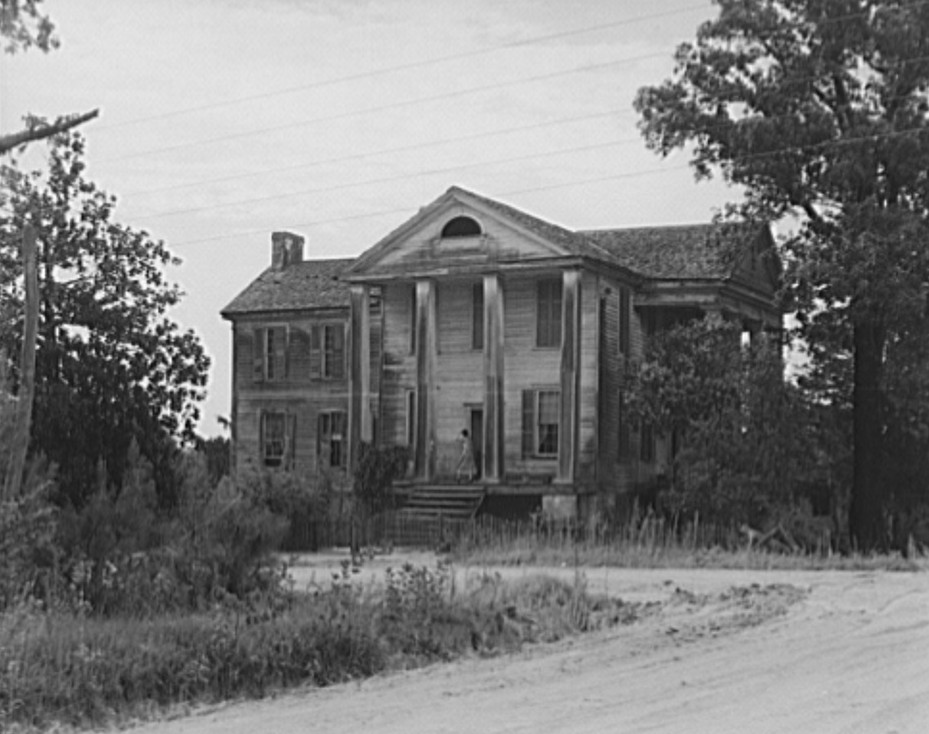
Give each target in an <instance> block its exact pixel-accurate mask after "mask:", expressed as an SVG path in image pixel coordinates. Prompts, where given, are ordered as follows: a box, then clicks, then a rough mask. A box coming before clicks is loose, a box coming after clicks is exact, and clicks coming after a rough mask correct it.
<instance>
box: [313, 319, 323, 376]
mask: <svg viewBox="0 0 929 734" xmlns="http://www.w3.org/2000/svg"><path fill="white" fill-rule="evenodd" d="M319 328H320V327H319V326H318V325H317V324H313V325H312V326H311V327H310V379H314V380H318V379H319V378H321V377H322V376H323V354H322V348H321V346H320V334H319Z"/></svg>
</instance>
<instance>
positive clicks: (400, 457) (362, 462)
mask: <svg viewBox="0 0 929 734" xmlns="http://www.w3.org/2000/svg"><path fill="white" fill-rule="evenodd" d="M409 458H410V454H409V449H408V448H407V447H406V446H387V447H378V446H375V445H373V444H369V443H363V444H361V454H360V456H359V458H358V466H357V467H355V472H354V476H353V477H352V479H353V482H354V493H355V497H356V498H357V499H358V500H359V502H360V503H361V506H362V507H363V508H364V509H365V510H366V511H367V512H370V513H376V512H381V511H383V510H386V509H388V507H389V506H390V504H391V499H392V498H391V495H390V488H391V486H392V484H393V482H394V481H395V480H397V479H400V478H401V477H403V475H404V474H405V473H406V469H407V463H408V462H409Z"/></svg>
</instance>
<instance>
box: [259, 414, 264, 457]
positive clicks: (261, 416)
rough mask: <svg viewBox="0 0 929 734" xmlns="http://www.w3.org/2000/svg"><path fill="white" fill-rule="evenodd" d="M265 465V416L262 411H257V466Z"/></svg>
mask: <svg viewBox="0 0 929 734" xmlns="http://www.w3.org/2000/svg"><path fill="white" fill-rule="evenodd" d="M264 463H265V414H264V411H263V410H259V411H258V466H264Z"/></svg>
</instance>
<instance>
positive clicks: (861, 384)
mask: <svg viewBox="0 0 929 734" xmlns="http://www.w3.org/2000/svg"><path fill="white" fill-rule="evenodd" d="M884 339H885V333H884V328H883V326H882V325H881V324H879V323H876V322H864V323H858V324H856V325H855V327H854V340H855V356H854V360H855V361H854V370H855V374H854V385H853V393H852V406H853V419H852V430H853V439H852V443H853V453H854V461H853V472H854V475H853V479H852V497H851V506H850V508H849V518H848V525H849V531H850V533H851V539H852V543H853V544H854V545H855V546H856V547H857V549H858V550H859V551H865V552H867V551H872V550H877V549H886V544H887V538H886V533H885V532H884V510H885V506H886V502H887V493H886V491H885V488H884V472H883V466H882V456H883V451H882V448H883V447H882V442H883V435H884V434H883V430H882V421H881V417H882V416H881V413H882V410H881V392H880V389H881V374H882V371H883V352H884Z"/></svg>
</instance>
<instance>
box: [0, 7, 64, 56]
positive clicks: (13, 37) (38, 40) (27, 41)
mask: <svg viewBox="0 0 929 734" xmlns="http://www.w3.org/2000/svg"><path fill="white" fill-rule="evenodd" d="M41 4H42V0H0V37H2V38H3V39H4V41H3V44H4V45H3V50H4V51H5V52H7V53H15V52H16V51H19V50H21V49H27V48H29V47H30V46H35V47H36V48H39V49H41V50H42V51H48V50H49V49H52V48H57V47H58V39H57V38H56V37H55V35H54V31H55V26H54V24H53V23H52V21H51V20H50V19H49V17H48V16H47V15H43V14H42V12H41V10H40V7H39V6H40V5H41Z"/></svg>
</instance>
